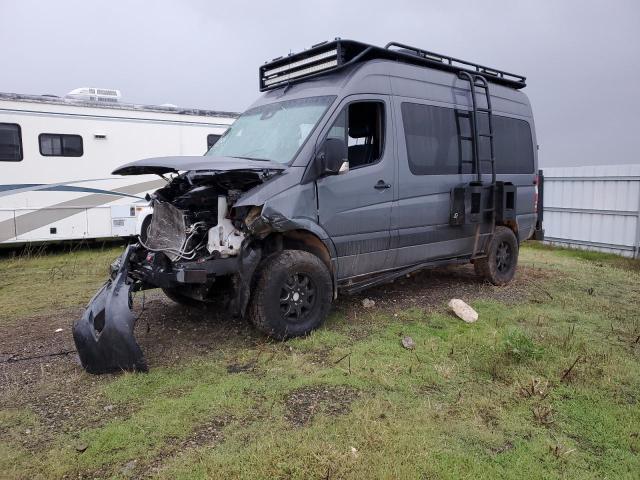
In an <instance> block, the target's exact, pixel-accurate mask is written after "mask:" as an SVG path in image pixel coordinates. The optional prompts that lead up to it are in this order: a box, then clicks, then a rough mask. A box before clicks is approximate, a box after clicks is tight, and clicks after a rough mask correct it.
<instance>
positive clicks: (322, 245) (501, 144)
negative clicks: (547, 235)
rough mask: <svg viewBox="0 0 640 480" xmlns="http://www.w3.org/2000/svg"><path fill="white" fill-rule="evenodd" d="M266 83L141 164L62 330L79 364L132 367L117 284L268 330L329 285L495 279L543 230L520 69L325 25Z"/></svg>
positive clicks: (136, 354)
mask: <svg viewBox="0 0 640 480" xmlns="http://www.w3.org/2000/svg"><path fill="white" fill-rule="evenodd" d="M259 73H260V75H259V76H260V90H261V91H262V92H264V94H263V95H262V97H260V98H259V99H258V100H257V101H256V102H255V103H254V104H253V105H252V106H251V107H250V108H249V109H248V110H247V111H246V112H245V113H244V114H242V115H241V116H240V117H239V118H238V119H237V120H236V121H235V123H234V124H233V125H232V126H231V128H230V129H229V130H228V131H227V132H226V133H225V134H224V136H223V137H222V138H220V140H219V141H218V142H217V143H216V144H215V145H214V146H213V147H212V148H211V149H210V150H209V151H208V152H207V154H206V155H205V156H203V157H163V158H152V159H147V160H142V161H138V162H134V163H130V164H127V165H124V166H122V167H120V168H118V169H117V170H116V171H115V172H114V173H115V174H121V175H141V174H157V175H160V176H162V177H163V178H165V179H166V180H167V184H166V186H164V187H163V188H161V189H159V190H157V191H156V192H155V193H154V194H153V195H151V198H150V200H151V201H152V204H153V216H152V218H151V221H150V224H149V225H148V227H147V228H146V229H145V231H144V232H143V234H142V235H141V236H140V239H139V241H138V242H137V243H135V244H132V245H129V246H128V247H127V249H126V251H125V252H124V253H123V255H122V256H121V257H120V259H119V260H118V261H116V262H115V263H114V265H113V266H112V274H111V277H110V278H109V280H108V281H107V282H106V284H105V285H104V286H103V288H102V289H101V290H100V291H99V292H98V293H97V294H96V296H95V297H94V298H93V300H92V301H91V303H90V304H89V306H88V307H87V310H86V312H85V313H84V315H83V317H82V318H81V319H80V320H79V321H77V322H76V324H75V326H74V340H75V342H76V346H77V348H78V352H79V354H80V359H81V361H82V364H83V366H84V367H85V368H86V369H87V370H88V371H90V372H94V373H101V372H106V371H112V370H118V369H137V370H145V369H146V368H147V366H146V363H145V360H144V357H143V355H142V352H141V350H140V347H139V346H138V345H137V343H136V341H135V338H134V336H133V326H134V323H135V321H134V317H133V314H132V312H131V308H130V306H131V292H132V291H139V290H145V289H150V288H162V290H163V291H164V292H165V294H166V295H167V296H168V297H169V298H170V299H172V300H174V301H176V302H178V303H181V304H185V305H197V304H204V303H211V302H215V303H221V302H222V303H224V304H225V305H226V306H227V308H228V309H229V311H230V312H231V313H232V314H234V315H237V316H246V317H248V318H249V320H250V321H251V322H252V323H253V324H254V325H255V326H256V327H257V328H258V329H260V330H261V331H263V332H265V333H266V334H268V335H271V336H273V337H275V338H278V339H284V338H288V337H294V336H299V335H305V334H308V333H309V332H311V331H312V330H313V329H315V328H318V327H319V326H320V325H321V324H322V322H323V320H324V318H325V317H326V316H327V314H328V312H329V309H330V305H331V302H332V300H333V299H335V298H336V296H337V295H338V293H339V292H347V293H353V292H357V291H360V290H362V289H364V288H367V287H371V286H374V285H379V284H382V283H384V282H389V281H392V280H394V279H395V278H397V277H400V276H402V275H406V274H407V273H410V272H412V271H415V270H418V269H423V268H427V267H433V266H438V265H444V264H455V263H468V262H472V263H473V264H474V266H475V269H476V271H477V273H478V274H480V275H481V276H482V277H484V278H486V279H487V280H488V281H490V282H492V283H494V284H496V285H503V284H505V283H507V282H509V281H510V280H511V279H512V278H513V276H514V273H515V270H516V265H517V261H518V246H519V244H520V243H521V242H522V241H524V240H526V239H528V238H530V237H532V236H533V235H534V234H535V233H536V230H537V235H538V238H539V237H540V235H541V233H542V230H541V225H540V222H539V218H538V211H537V208H538V207H537V201H538V190H537V189H538V183H537V182H538V175H537V144H536V138H535V130H534V124H533V115H532V112H531V106H530V104H529V101H528V99H527V97H526V95H525V94H524V93H522V91H521V89H522V88H523V87H525V77H523V76H521V75H514V74H510V73H507V72H504V71H501V70H497V69H494V68H488V67H484V66H481V65H477V64H473V63H469V62H465V61H461V60H458V59H455V58H452V57H447V56H444V55H439V54H434V53H432V52H427V51H425V50H421V49H418V48H414V47H410V46H407V45H402V44H398V43H390V44H388V45H387V46H386V47H384V48H380V47H375V46H372V45H367V44H364V43H360V42H355V41H350V40H341V39H336V40H335V41H332V42H325V43H322V44H318V45H314V46H313V47H312V48H310V49H308V50H305V51H304V52H302V53H298V54H292V55H288V56H286V57H280V58H277V59H274V60H272V61H270V62H268V63H266V64H264V65H263V66H262V67H260V72H259Z"/></svg>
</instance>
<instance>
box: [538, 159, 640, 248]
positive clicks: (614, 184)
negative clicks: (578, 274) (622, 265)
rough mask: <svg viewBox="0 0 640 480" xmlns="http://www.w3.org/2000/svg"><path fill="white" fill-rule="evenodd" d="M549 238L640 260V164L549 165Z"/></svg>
mask: <svg viewBox="0 0 640 480" xmlns="http://www.w3.org/2000/svg"><path fill="white" fill-rule="evenodd" d="M544 182H545V183H544V229H545V241H547V242H549V243H553V244H560V245H565V246H570V247H576V248H584V249H590V250H599V251H603V252H611V253H617V254H620V255H624V256H628V257H636V258H638V257H639V255H640V244H639V243H640V165H599V166H588V167H566V168H558V167H556V168H545V169H544Z"/></svg>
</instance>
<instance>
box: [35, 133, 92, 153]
mask: <svg viewBox="0 0 640 480" xmlns="http://www.w3.org/2000/svg"><path fill="white" fill-rule="evenodd" d="M38 141H39V142H40V155H42V156H44V157H81V156H82V154H83V153H84V150H83V146H82V137H81V136H80V135H67V134H62V133H41V134H40V136H39V137H38Z"/></svg>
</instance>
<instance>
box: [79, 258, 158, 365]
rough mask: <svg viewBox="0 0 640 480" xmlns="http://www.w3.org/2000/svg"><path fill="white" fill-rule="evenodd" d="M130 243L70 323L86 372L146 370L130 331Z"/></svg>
mask: <svg viewBox="0 0 640 480" xmlns="http://www.w3.org/2000/svg"><path fill="white" fill-rule="evenodd" d="M133 248H134V247H133V246H129V247H127V249H126V250H125V252H124V253H123V254H122V256H121V257H120V262H119V267H118V270H117V272H116V273H115V276H113V277H112V278H111V279H109V280H108V281H107V283H105V284H104V285H103V286H102V288H101V289H100V290H99V291H98V293H96V295H95V296H94V297H93V298H92V299H91V301H90V302H89V305H88V306H87V309H86V310H85V312H84V314H83V315H82V318H80V319H79V320H77V321H76V322H75V323H74V325H73V340H74V342H75V344H76V349H77V350H78V355H79V356H80V362H81V363H82V366H83V367H84V368H85V370H86V371H87V372H89V373H93V374H100V373H109V372H116V371H121V370H129V371H140V372H146V371H147V363H146V361H145V359H144V355H143V353H142V350H141V348H140V346H139V345H138V344H137V342H136V339H135V337H134V335H133V329H134V327H135V320H136V319H135V317H134V315H133V312H132V311H131V284H130V283H128V282H129V278H128V277H129V258H130V254H131V253H132V251H133V250H132V249H133Z"/></svg>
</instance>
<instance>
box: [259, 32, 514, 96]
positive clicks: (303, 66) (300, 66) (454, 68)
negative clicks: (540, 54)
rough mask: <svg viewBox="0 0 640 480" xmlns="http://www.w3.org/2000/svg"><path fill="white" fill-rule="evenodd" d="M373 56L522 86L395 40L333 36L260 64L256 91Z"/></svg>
mask: <svg viewBox="0 0 640 480" xmlns="http://www.w3.org/2000/svg"><path fill="white" fill-rule="evenodd" d="M374 59H386V60H394V61H398V62H403V63H409V64H412V65H417V66H421V67H426V68H434V69H438V70H446V71H450V72H460V71H466V72H469V73H475V74H480V75H482V76H484V77H485V78H486V79H487V80H488V81H490V82H492V83H497V84H501V85H505V86H507V87H511V88H516V89H520V88H524V87H525V86H526V77H524V76H522V75H517V74H514V73H508V72H505V71H502V70H498V69H496V68H490V67H485V66H483V65H478V64H475V63H472V62H467V61H465V60H459V59H457V58H453V57H449V56H447V55H441V54H439V53H433V52H429V51H427V50H422V49H420V48H416V47H411V46H409V45H403V44H401V43H397V42H390V43H388V44H387V45H386V46H385V47H384V48H381V47H376V46H374V45H368V44H366V43H361V42H356V41H353V40H342V39H336V40H334V41H331V42H323V43H319V44H317V45H314V46H312V47H311V48H310V49H308V50H305V51H303V52H300V53H294V54H290V55H287V56H286V57H279V58H274V59H273V60H271V61H270V62H267V63H265V64H264V65H262V66H261V67H260V73H259V75H260V91H261V92H264V91H267V90H271V89H274V88H279V87H283V86H285V85H288V84H292V83H296V82H300V81H302V80H308V79H310V78H314V77H317V76H319V75H325V74H327V73H329V72H333V71H336V70H339V69H341V68H344V67H346V66H348V65H352V64H354V63H356V62H364V61H367V60H374Z"/></svg>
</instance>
